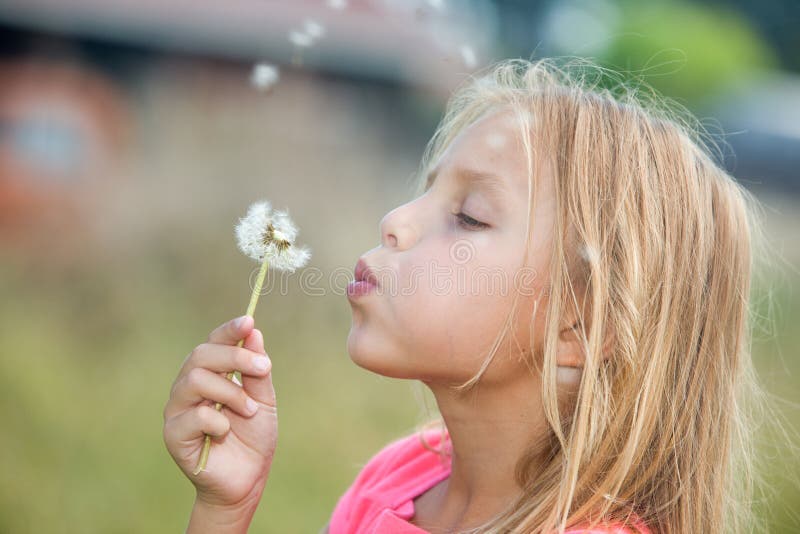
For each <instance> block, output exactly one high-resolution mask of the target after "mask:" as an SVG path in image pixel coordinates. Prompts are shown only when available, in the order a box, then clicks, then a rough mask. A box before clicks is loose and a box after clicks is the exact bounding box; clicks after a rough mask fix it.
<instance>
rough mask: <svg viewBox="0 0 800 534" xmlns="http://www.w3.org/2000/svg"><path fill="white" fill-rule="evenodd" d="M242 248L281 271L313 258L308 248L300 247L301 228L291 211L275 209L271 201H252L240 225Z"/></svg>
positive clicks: (288, 269)
mask: <svg viewBox="0 0 800 534" xmlns="http://www.w3.org/2000/svg"><path fill="white" fill-rule="evenodd" d="M235 233H236V240H237V243H238V245H239V249H240V250H241V251H242V252H243V253H244V254H245V255H246V256H248V257H250V258H252V259H254V260H256V261H257V262H259V263H261V262H263V261H264V260H265V259H266V260H268V261H269V266H270V267H272V268H274V269H278V270H281V271H294V270H296V269H299V268H300V267H303V266H304V265H305V264H306V263H307V262H308V260H309V258H311V251H310V250H309V249H308V248H307V247H296V246H295V245H294V240H295V239H296V238H297V227H296V226H295V225H294V223H293V222H292V220H291V218H290V217H289V213H288V212H287V211H275V212H274V213H273V211H272V206H271V205H270V203H269V201H266V200H262V201H260V202H256V203H254V204H251V205H250V207H249V208H248V210H247V214H246V215H245V216H244V217H242V218H241V219H239V224H237V225H236V231H235Z"/></svg>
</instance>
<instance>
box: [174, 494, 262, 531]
mask: <svg viewBox="0 0 800 534" xmlns="http://www.w3.org/2000/svg"><path fill="white" fill-rule="evenodd" d="M257 506H258V502H256V503H255V506H250V507H248V508H244V509H233V508H227V507H220V506H215V505H213V504H208V503H204V502H203V501H200V500H195V502H194V507H193V508H192V515H191V517H190V518H189V526H188V527H186V534H206V533H208V534H211V533H218V534H241V533H245V534H246V533H247V529H248V528H249V527H250V522H251V521H252V520H253V514H254V513H255V511H256V507H257Z"/></svg>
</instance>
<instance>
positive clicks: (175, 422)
mask: <svg viewBox="0 0 800 534" xmlns="http://www.w3.org/2000/svg"><path fill="white" fill-rule="evenodd" d="M230 428H231V422H230V421H229V420H228V418H227V417H226V416H225V414H223V413H221V412H218V411H217V410H215V409H214V408H212V407H211V406H205V405H203V406H197V407H195V408H192V409H191V410H187V411H185V412H183V413H182V414H179V415H176V416H175V417H173V418H171V419H169V420H167V422H166V424H165V433H169V434H170V435H171V436H172V437H174V438H176V440H177V441H179V442H186V441H191V440H193V439H196V438H199V437H202V436H203V434H209V435H211V436H224V435H225V434H227V433H228V431H229V430H230Z"/></svg>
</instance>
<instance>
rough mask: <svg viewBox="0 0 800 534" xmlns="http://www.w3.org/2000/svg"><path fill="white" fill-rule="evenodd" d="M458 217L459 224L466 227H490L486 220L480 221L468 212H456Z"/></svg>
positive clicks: (472, 228)
mask: <svg viewBox="0 0 800 534" xmlns="http://www.w3.org/2000/svg"><path fill="white" fill-rule="evenodd" d="M456 218H457V219H458V224H459V226H461V227H463V228H466V229H468V230H479V229H481V228H488V227H489V225H488V224H486V223H484V222H481V221H478V220H476V219H473V218H472V217H470V216H469V215H467V214H466V213H463V212H462V213H456Z"/></svg>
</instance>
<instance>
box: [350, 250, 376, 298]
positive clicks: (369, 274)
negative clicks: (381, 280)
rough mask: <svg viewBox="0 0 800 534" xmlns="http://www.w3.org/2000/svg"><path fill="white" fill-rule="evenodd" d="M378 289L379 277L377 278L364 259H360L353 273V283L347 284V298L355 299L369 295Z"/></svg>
mask: <svg viewBox="0 0 800 534" xmlns="http://www.w3.org/2000/svg"><path fill="white" fill-rule="evenodd" d="M378 287H379V284H378V277H377V276H375V273H374V272H373V271H372V269H371V268H370V267H369V265H367V262H366V261H364V258H359V260H358V262H357V263H356V267H355V269H354V271H353V281H352V282H350V283H349V284H347V296H348V297H351V298H355V297H360V296H363V295H367V294H369V293H372V292H373V291H375V290H376V289H377V288H378Z"/></svg>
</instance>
